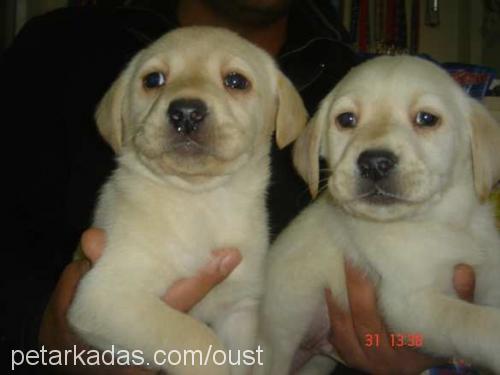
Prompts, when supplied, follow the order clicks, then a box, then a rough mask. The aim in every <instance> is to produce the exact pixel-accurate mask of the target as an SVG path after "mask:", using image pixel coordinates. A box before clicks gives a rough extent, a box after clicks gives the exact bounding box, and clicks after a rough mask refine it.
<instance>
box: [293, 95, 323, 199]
mask: <svg viewBox="0 0 500 375" xmlns="http://www.w3.org/2000/svg"><path fill="white" fill-rule="evenodd" d="M327 114H328V108H326V106H325V105H322V106H320V109H319V111H317V112H316V114H315V115H314V117H313V118H312V119H311V121H309V124H308V125H307V126H306V129H305V130H304V131H303V132H302V134H301V135H300V137H299V138H298V139H297V141H296V142H295V144H294V146H293V164H294V165H295V168H296V169H297V171H298V172H299V174H300V175H301V176H302V178H303V179H304V180H305V181H306V182H307V184H308V186H309V191H310V193H311V195H312V196H313V198H314V197H316V195H317V194H318V185H319V156H320V148H321V147H320V146H321V138H322V135H323V132H324V129H325V127H326V125H327Z"/></svg>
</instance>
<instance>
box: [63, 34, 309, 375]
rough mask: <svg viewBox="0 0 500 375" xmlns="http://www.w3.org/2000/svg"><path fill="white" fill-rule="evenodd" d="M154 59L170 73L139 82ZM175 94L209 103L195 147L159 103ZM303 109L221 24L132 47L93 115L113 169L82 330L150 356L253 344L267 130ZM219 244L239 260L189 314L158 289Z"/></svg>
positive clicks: (262, 251)
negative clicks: (234, 86)
mask: <svg viewBox="0 0 500 375" xmlns="http://www.w3.org/2000/svg"><path fill="white" fill-rule="evenodd" d="M151 72H163V73H164V74H165V77H166V84H165V85H164V86H162V87H158V88H154V89H145V88H144V86H143V78H144V77H145V76H146V75H147V74H148V73H151ZM231 72H238V73H240V74H243V75H244V76H245V77H246V78H248V80H249V81H250V86H249V88H248V89H247V90H242V91H238V90H231V89H229V88H227V87H225V86H224V84H223V81H224V77H225V76H226V75H227V74H229V73H231ZM179 98H198V99H201V100H203V101H204V102H205V103H206V104H207V107H208V115H207V117H206V119H205V120H204V123H203V124H202V126H204V127H206V129H205V130H204V131H205V133H204V137H203V138H202V140H201V141H200V140H198V141H199V142H201V146H200V150H201V151H200V150H198V151H197V152H194V153H191V152H189V151H186V149H187V150H188V149H189V147H190V146H189V145H186V149H184V151H178V150H179V148H180V149H182V147H183V146H182V145H183V143H182V142H184V141H183V140H182V139H181V140H179V139H176V138H175V137H176V133H175V130H172V128H173V127H172V125H171V124H169V121H168V119H167V108H168V106H169V104H170V103H171V101H173V100H175V99H179ZM306 116H307V114H306V111H305V109H304V107H303V104H302V101H301V99H300V96H299V95H298V94H297V92H296V91H295V90H294V89H293V86H292V85H291V83H290V82H289V81H288V80H287V79H286V78H285V77H284V76H283V75H282V74H281V73H280V72H279V70H278V69H277V67H276V66H275V64H274V62H273V60H272V58H271V57H270V56H269V55H268V54H267V53H265V52H264V51H262V50H260V49H259V48H257V47H255V46H254V45H252V44H250V43H249V42H247V41H245V40H244V39H242V38H240V37H238V36H237V35H236V34H233V33H231V32H228V31H224V30H223V29H216V28H208V27H193V28H185V29H178V30H176V31H173V32H171V33H168V34H167V35H165V36H164V37H162V38H160V39H159V40H158V41H156V42H154V43H153V44H152V45H151V46H150V47H148V48H146V49H145V50H143V51H141V52H140V53H139V54H137V55H136V56H135V57H134V58H133V59H132V61H131V62H130V64H129V65H128V67H127V68H126V69H125V70H124V71H123V73H122V74H121V75H120V77H119V78H118V79H117V81H116V82H115V83H114V84H113V86H112V87H111V89H110V90H109V91H108V93H107V94H106V95H105V97H104V98H103V100H102V102H101V103H100V105H99V108H98V111H97V115H96V118H97V124H98V127H99V129H100V131H101V133H102V135H103V136H104V138H105V139H106V140H107V141H108V142H109V143H110V144H111V145H112V147H113V148H114V150H115V152H116V153H117V160H118V168H117V169H116V170H115V171H114V173H113V175H112V176H111V178H110V179H109V180H108V182H107V183H106V184H105V185H104V187H103V189H102V192H101V195H100V198H99V202H98V205H97V210H96V213H95V221H94V225H95V226H96V227H99V228H102V229H104V230H105V231H106V235H107V240H106V248H105V250H104V253H103V255H102V257H101V258H100V259H99V261H98V262H97V264H96V265H95V266H94V267H93V268H92V269H91V270H90V271H89V272H88V274H86V275H85V277H84V278H83V279H82V281H81V282H80V285H79V287H78V290H77V293H76V297H75V299H74V301H73V304H72V306H71V308H70V311H69V322H70V324H71V326H72V327H73V328H74V329H75V330H76V332H77V333H78V335H79V336H81V337H82V338H83V339H84V340H85V341H86V342H87V343H88V344H90V345H92V346H94V347H97V348H99V349H109V347H110V346H111V345H112V344H114V345H115V346H116V347H117V348H120V349H128V350H141V351H143V353H144V356H145V360H146V362H149V363H150V365H151V367H155V366H153V360H154V358H153V356H154V353H155V351H156V350H164V351H170V350H179V351H180V352H183V351H184V350H201V351H202V352H203V354H208V351H209V347H210V346H211V350H212V353H213V352H214V351H216V350H220V349H231V350H233V352H234V351H235V350H237V349H238V350H242V351H243V350H249V349H251V350H253V349H255V336H256V326H257V308H258V304H259V300H260V298H261V294H262V287H263V265H264V257H265V255H266V251H267V248H268V229H267V215H266V208H265V191H266V187H267V184H268V180H269V162H270V160H269V151H270V142H271V135H272V133H273V131H274V130H275V129H276V130H277V141H278V143H279V145H281V146H284V145H286V144H287V143H289V142H291V141H293V140H294V139H295V138H296V136H298V134H299V132H300V131H301V129H302V128H303V127H304V126H305V123H306ZM175 142H177V143H175ZM179 142H180V144H181V146H180V147H179ZM228 247H230V248H237V249H239V251H240V252H241V254H242V256H243V260H242V262H241V264H240V265H239V266H238V267H237V268H236V270H235V271H234V272H233V273H232V274H231V275H230V276H229V277H228V278H227V279H226V280H225V281H224V282H223V283H222V284H220V285H218V286H217V287H215V289H213V290H212V291H211V292H210V293H209V295H208V296H207V297H206V298H204V299H203V301H202V302H200V303H199V304H197V305H196V306H195V307H194V308H193V309H192V311H191V312H190V315H187V314H183V313H180V312H178V311H176V310H174V309H172V308H170V307H169V306H168V305H166V304H165V303H164V302H163V301H162V300H161V297H162V295H163V294H164V293H165V291H166V290H167V289H168V288H169V286H170V285H171V284H172V283H173V282H174V281H176V280H178V279H180V278H185V277H190V276H194V275H195V274H196V272H197V270H198V269H199V268H200V267H202V266H203V265H204V264H206V263H207V262H208V261H209V259H210V258H211V251H212V250H215V249H220V248H228ZM207 324H208V325H210V327H209V326H208V325H207ZM163 358H164V357H160V359H163ZM173 358H177V357H175V356H174V357H173ZM233 358H236V356H233ZM188 360H189V359H188ZM217 360H218V361H220V356H219V357H218V358H217ZM163 370H166V371H167V372H168V373H169V374H228V373H232V374H242V373H247V372H248V370H249V369H248V368H246V367H244V366H241V367H237V366H234V367H232V368H230V366H229V365H227V364H226V365H224V366H218V365H216V364H215V363H213V362H212V361H211V359H209V360H208V361H207V364H206V365H205V366H194V367H193V366H190V365H188V366H175V367H174V366H164V367H163Z"/></svg>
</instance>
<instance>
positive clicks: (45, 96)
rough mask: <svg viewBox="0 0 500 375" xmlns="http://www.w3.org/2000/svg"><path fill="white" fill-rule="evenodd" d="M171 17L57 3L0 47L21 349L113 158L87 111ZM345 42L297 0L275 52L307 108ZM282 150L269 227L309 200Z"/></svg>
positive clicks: (347, 62) (342, 62) (326, 18)
mask: <svg viewBox="0 0 500 375" xmlns="http://www.w3.org/2000/svg"><path fill="white" fill-rule="evenodd" d="M170 4H171V6H175V5H174V2H171V3H170ZM174 14H175V13H174V12H172V13H171V14H167V15H164V14H162V15H160V14H159V13H157V12H156V13H155V12H153V11H151V10H145V9H127V8H115V9H111V8H101V7H94V6H89V7H83V8H66V9H61V10H58V11H55V12H52V13H49V14H46V15H44V16H41V17H37V18H35V19H33V20H31V21H30V22H28V24H27V25H26V26H25V27H24V28H23V29H22V31H21V32H20V34H19V35H18V36H17V38H16V40H15V41H14V43H13V44H12V46H11V47H10V48H9V49H8V50H7V51H6V52H5V54H4V55H3V56H2V60H1V65H0V75H1V76H0V77H1V81H0V90H2V91H3V92H4V94H3V95H2V97H3V98H5V99H3V100H5V101H4V108H2V118H4V121H5V122H4V123H3V126H4V131H5V132H7V136H6V137H4V147H3V148H4V150H5V152H6V155H5V159H4V160H5V164H6V165H7V168H8V172H7V176H8V177H7V178H6V180H5V181H6V182H7V184H8V189H9V192H8V195H7V205H8V206H9V207H8V218H7V221H8V222H9V227H8V230H7V231H6V232H7V233H6V237H7V241H6V242H7V244H8V245H7V246H4V249H3V251H2V258H3V259H4V261H3V264H4V274H3V275H2V279H3V280H2V290H1V291H0V292H1V294H0V299H1V300H0V301H1V303H0V306H1V309H2V310H1V311H0V313H1V314H2V316H1V318H2V319H1V323H0V324H1V331H0V334H1V342H0V343H1V344H3V345H2V346H4V345H6V346H7V347H14V348H16V349H23V350H27V349H29V348H30V347H33V345H35V343H36V337H37V331H38V326H39V319H40V316H41V313H42V311H43V308H44V306H45V305H46V303H47V298H48V296H49V295H50V292H51V290H52V289H53V286H54V284H55V282H56V281H57V279H58V277H59V274H60V273H61V271H62V269H63V268H64V266H65V264H67V263H68V262H69V261H70V259H71V256H72V253H73V251H74V249H75V248H76V245H77V243H78V241H79V238H80V235H81V233H82V231H83V230H85V229H86V228H88V227H89V225H90V223H91V217H92V209H93V206H94V203H95V200H96V196H97V192H98V190H99V187H100V186H101V185H102V184H103V182H104V181H105V179H106V177H107V176H108V175H109V174H110V171H111V170H112V169H113V167H114V161H113V154H112V151H111V149H110V148H109V146H108V145H107V144H105V143H104V141H103V140H102V139H101V138H100V137H99V135H98V133H97V130H96V126H95V123H94V120H93V115H94V109H95V107H96V105H97V103H98V101H99V100H100V98H101V97H102V96H103V94H104V92H105V91H106V90H107V88H108V87H109V86H110V84H111V82H112V81H113V80H114V79H115V78H116V77H117V75H118V74H119V72H120V71H121V70H122V69H123V68H124V66H125V65H126V63H127V62H128V61H129V60H130V58H131V57H132V56H133V55H134V54H135V53H136V52H137V51H138V50H140V49H142V48H144V47H145V46H146V45H147V44H148V43H150V42H151V41H152V40H154V39H156V38H157V37H159V36H160V35H162V34H164V33H165V32H167V31H168V30H171V29H172V28H175V27H177V26H178V25H177V22H176V20H175V17H174V16H173V15H174ZM345 39H346V35H345V32H344V31H342V29H341V27H340V26H339V23H338V21H337V20H336V19H335V15H334V13H333V10H332V9H331V8H330V5H329V1H326V0H316V1H312V0H307V1H306V0H300V1H296V2H295V3H294V5H293V7H292V11H291V14H290V21H289V34H288V38H287V42H286V44H285V46H284V48H283V50H282V52H281V53H280V57H279V59H278V60H279V64H280V66H281V67H282V69H283V70H284V72H285V73H286V75H287V76H288V77H290V79H291V80H292V81H293V82H294V84H295V85H296V87H297V88H298V89H299V90H300V92H301V94H302V96H303V98H304V100H305V102H306V106H307V108H308V110H309V111H310V112H313V111H314V110H315V109H316V107H317V105H318V102H319V101H320V99H321V98H322V97H324V96H325V95H326V94H327V92H328V91H329V90H330V89H331V88H332V87H333V86H334V84H335V83H336V82H337V81H338V80H339V79H340V78H341V77H342V76H343V75H344V74H345V73H346V72H347V70H348V69H349V68H350V67H351V66H353V65H354V63H355V55H354V53H353V52H352V51H351V50H350V48H349V47H348V46H347V45H346V44H345V42H344V41H345ZM289 151H290V149H289V148H287V149H285V150H284V151H277V150H276V147H274V149H273V153H272V160H273V162H272V181H271V186H270V189H269V199H268V201H269V209H270V221H271V232H272V235H273V236H275V235H276V234H277V233H279V232H280V231H281V229H283V227H284V226H285V225H286V224H287V223H288V222H289V221H290V220H291V219H292V218H293V217H294V216H295V215H296V214H297V213H298V212H299V211H300V210H301V209H302V208H303V207H304V206H305V205H306V204H307V203H308V200H309V194H308V191H307V188H306V186H305V184H304V183H303V181H302V180H301V179H300V178H299V177H298V175H297V174H296V173H295V172H294V170H293V167H292V163H291V160H290V152H289ZM7 354H8V357H10V351H9V352H7Z"/></svg>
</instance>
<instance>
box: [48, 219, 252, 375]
mask: <svg viewBox="0 0 500 375" xmlns="http://www.w3.org/2000/svg"><path fill="white" fill-rule="evenodd" d="M105 242H106V236H105V233H104V231H102V230H100V229H96V228H91V229H89V230H87V231H85V232H84V233H83V235H82V238H81V246H82V250H83V253H84V254H85V256H86V257H87V259H83V260H77V261H74V262H72V263H70V264H69V265H68V266H67V267H66V268H65V269H64V271H63V273H62V274H61V277H60V279H59V281H58V282H57V285H56V287H55V289H54V291H53V293H52V296H51V298H50V301H49V303H48V305H47V307H46V309H45V313H44V316H43V318H42V323H41V326H40V330H39V342H40V344H42V345H44V346H45V348H46V349H47V350H64V349H73V345H76V347H77V348H78V349H87V348H88V347H87V346H86V345H85V344H84V343H83V342H82V341H81V340H80V339H79V338H78V337H77V336H76V335H75V334H74V333H73V332H72V330H71V328H70V327H69V324H68V321H67V319H66V314H67V311H68V309H69V306H70V305H71V301H72V300H73V296H74V294H75V292H76V288H77V286H78V282H79V281H80V279H81V278H82V277H83V276H84V275H85V273H87V271H88V270H89V269H90V267H91V265H92V264H94V263H95V262H96V261H97V260H98V259H99V257H100V256H101V254H102V252H103V250H104V245H105ZM213 255H214V256H213V259H212V260H211V261H209V262H208V264H206V265H205V266H204V267H202V268H201V269H200V270H199V271H198V273H197V275H195V276H193V277H191V278H187V279H181V280H178V281H177V282H175V283H174V284H173V285H172V286H171V287H170V288H169V289H168V290H167V292H166V294H165V295H164V296H163V298H162V299H163V300H164V301H165V303H167V304H169V305H170V306H171V307H173V308H174V309H177V310H179V311H182V312H188V311H189V310H190V309H191V308H192V307H193V306H195V305H196V304H197V303H198V302H200V301H201V300H202V299H203V298H204V297H205V296H206V295H207V294H208V292H210V290H212V288H214V287H215V286H216V285H217V284H219V283H220V282H222V281H223V280H224V279H225V278H226V277H227V276H229V274H230V273H231V272H232V271H233V270H234V268H236V266H237V265H238V264H239V263H240V262H241V259H242V257H241V254H240V253H239V251H238V250H236V249H222V250H215V251H213ZM90 370H92V373H94V374H99V373H103V374H104V373H105V374H147V373H150V371H148V370H145V369H142V368H139V367H132V366H126V367H125V366H120V367H118V366H117V367H113V368H111V367H110V366H92V367H89V366H86V367H85V368H78V367H72V368H64V371H65V372H69V371H71V372H73V373H85V374H88V373H90Z"/></svg>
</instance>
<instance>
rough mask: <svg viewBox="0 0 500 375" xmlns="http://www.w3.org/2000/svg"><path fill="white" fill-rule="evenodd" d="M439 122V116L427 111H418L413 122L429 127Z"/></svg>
mask: <svg viewBox="0 0 500 375" xmlns="http://www.w3.org/2000/svg"><path fill="white" fill-rule="evenodd" d="M438 122H439V117H437V116H435V115H433V114H432V113H429V112H423V111H421V112H418V113H417V116H415V124H417V125H418V126H420V127H422V128H430V127H432V126H436V125H437V123H438Z"/></svg>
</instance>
